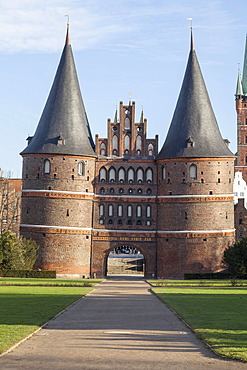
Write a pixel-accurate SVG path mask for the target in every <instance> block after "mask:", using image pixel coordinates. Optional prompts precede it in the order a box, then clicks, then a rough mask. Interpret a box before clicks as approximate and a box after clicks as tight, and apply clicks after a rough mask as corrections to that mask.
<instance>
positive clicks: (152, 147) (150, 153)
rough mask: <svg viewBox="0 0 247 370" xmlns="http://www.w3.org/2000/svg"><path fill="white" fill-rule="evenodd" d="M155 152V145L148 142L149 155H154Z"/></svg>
mask: <svg viewBox="0 0 247 370" xmlns="http://www.w3.org/2000/svg"><path fill="white" fill-rule="evenodd" d="M153 152H154V146H153V144H148V155H149V156H152V155H153Z"/></svg>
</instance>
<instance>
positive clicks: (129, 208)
mask: <svg viewBox="0 0 247 370" xmlns="http://www.w3.org/2000/svg"><path fill="white" fill-rule="evenodd" d="M127 216H128V217H132V206H131V205H128V207H127Z"/></svg>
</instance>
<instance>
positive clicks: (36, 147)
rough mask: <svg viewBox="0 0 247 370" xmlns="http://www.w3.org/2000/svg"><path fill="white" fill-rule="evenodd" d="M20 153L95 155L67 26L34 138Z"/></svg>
mask: <svg viewBox="0 0 247 370" xmlns="http://www.w3.org/2000/svg"><path fill="white" fill-rule="evenodd" d="M28 141H29V145H28V146H27V147H26V148H25V149H24V150H23V151H22V153H21V154H24V155H25V154H36V153H42V154H61V155H66V154H68V155H80V156H83V155H85V156H96V155H95V152H94V142H93V139H92V135H91V132H90V127H89V123H88V119H87V115H86V111H85V107H84V104H83V100H82V96H81V91H80V86H79V81H78V78H77V73H76V67H75V63H74V58H73V53H72V48H71V45H70V38H69V26H68V28H67V35H66V42H65V46H64V49H63V53H62V56H61V59H60V63H59V66H58V69H57V73H56V76H55V79H54V82H53V85H52V88H51V91H50V94H49V97H48V99H47V102H46V105H45V108H44V110H43V113H42V116H41V118H40V121H39V124H38V127H37V129H36V132H35V134H34V136H33V137H29V138H28Z"/></svg>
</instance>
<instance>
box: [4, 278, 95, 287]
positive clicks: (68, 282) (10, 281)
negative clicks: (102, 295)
mask: <svg viewBox="0 0 247 370" xmlns="http://www.w3.org/2000/svg"><path fill="white" fill-rule="evenodd" d="M101 281H102V280H96V279H91V280H90V279H76V280H75V279H36V278H35V279H26V278H9V277H8V278H7V277H2V278H0V286H1V285H30V286H32V285H40V286H93V285H95V284H98V283H100V282H101Z"/></svg>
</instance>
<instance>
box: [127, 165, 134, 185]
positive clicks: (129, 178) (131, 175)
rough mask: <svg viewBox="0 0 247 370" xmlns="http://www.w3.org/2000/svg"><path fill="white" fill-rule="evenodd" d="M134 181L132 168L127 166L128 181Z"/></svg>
mask: <svg viewBox="0 0 247 370" xmlns="http://www.w3.org/2000/svg"><path fill="white" fill-rule="evenodd" d="M133 181H134V170H133V168H129V170H128V182H130V183H132V182H133Z"/></svg>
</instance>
